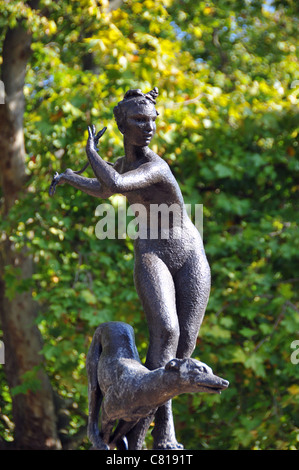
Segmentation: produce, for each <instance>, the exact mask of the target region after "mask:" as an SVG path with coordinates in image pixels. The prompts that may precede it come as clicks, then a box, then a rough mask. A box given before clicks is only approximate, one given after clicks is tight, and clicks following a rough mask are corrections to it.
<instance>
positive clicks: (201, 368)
mask: <svg viewBox="0 0 299 470" xmlns="http://www.w3.org/2000/svg"><path fill="white" fill-rule="evenodd" d="M198 369H199V371H200V372H205V373H207V369H206V368H205V367H204V366H199V367H198Z"/></svg>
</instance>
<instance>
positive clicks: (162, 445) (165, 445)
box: [153, 440, 184, 450]
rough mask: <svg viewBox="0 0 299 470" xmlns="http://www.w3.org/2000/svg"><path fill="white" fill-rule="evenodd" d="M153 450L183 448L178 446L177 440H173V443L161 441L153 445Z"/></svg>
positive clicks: (180, 445)
mask: <svg viewBox="0 0 299 470" xmlns="http://www.w3.org/2000/svg"><path fill="white" fill-rule="evenodd" d="M153 449H154V450H183V449H184V446H183V444H180V443H179V442H177V440H173V441H170V440H168V441H166V440H162V441H160V442H157V443H154V446H153Z"/></svg>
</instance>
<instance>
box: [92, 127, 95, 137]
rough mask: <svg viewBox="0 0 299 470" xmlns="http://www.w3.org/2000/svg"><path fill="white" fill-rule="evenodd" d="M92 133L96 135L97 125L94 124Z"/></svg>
mask: <svg viewBox="0 0 299 470" xmlns="http://www.w3.org/2000/svg"><path fill="white" fill-rule="evenodd" d="M92 133H93V137H94V136H95V135H96V126H94V125H92Z"/></svg>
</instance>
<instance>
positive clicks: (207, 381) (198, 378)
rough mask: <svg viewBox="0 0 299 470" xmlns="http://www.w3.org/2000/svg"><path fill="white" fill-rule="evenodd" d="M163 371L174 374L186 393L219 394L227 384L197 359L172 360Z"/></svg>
mask: <svg viewBox="0 0 299 470" xmlns="http://www.w3.org/2000/svg"><path fill="white" fill-rule="evenodd" d="M165 370H166V371H169V372H170V373H176V374H177V376H178V380H179V381H180V383H181V384H182V385H184V387H186V391H187V392H206V393H221V391H222V390H225V389H226V388H227V387H228V386H229V382H228V381H227V380H225V379H222V378H221V377H218V376H217V375H214V373H213V371H212V369H211V367H209V366H208V365H207V364H205V363H204V362H200V361H198V360H197V359H190V358H188V359H172V360H171V361H169V362H168V363H167V364H166V365H165Z"/></svg>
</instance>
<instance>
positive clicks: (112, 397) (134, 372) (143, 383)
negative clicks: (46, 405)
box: [86, 322, 229, 450]
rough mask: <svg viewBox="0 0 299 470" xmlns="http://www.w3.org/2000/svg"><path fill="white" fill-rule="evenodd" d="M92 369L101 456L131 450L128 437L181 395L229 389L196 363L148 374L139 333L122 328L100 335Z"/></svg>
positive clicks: (109, 327)
mask: <svg viewBox="0 0 299 470" xmlns="http://www.w3.org/2000/svg"><path fill="white" fill-rule="evenodd" d="M86 366H87V375H88V399H89V416H88V437H89V440H90V441H91V443H92V444H93V449H97V450H109V449H114V448H117V449H119V450H125V449H128V445H127V440H126V437H125V436H126V434H127V433H128V432H129V431H130V430H131V429H132V428H133V427H134V426H135V425H136V424H137V423H138V422H139V420H140V419H142V418H145V417H147V416H150V415H154V413H155V411H156V409H157V408H158V407H160V406H161V405H163V404H164V403H166V402H167V401H168V400H170V399H171V398H173V397H174V396H176V395H180V394H182V393H197V392H206V393H221V391H222V390H224V389H226V388H227V387H228V385H229V382H228V381H227V380H224V379H222V378H221V377H218V376H216V375H214V374H213V371H212V369H211V368H210V367H209V366H207V365H206V364H204V363H203V362H200V361H198V360H196V359H190V358H187V359H172V360H170V361H169V362H168V363H167V364H166V365H165V366H164V367H160V368H158V369H155V370H149V369H147V368H146V367H145V366H143V365H142V364H141V362H140V358H139V355H138V352H137V348H136V345H135V339H134V331H133V328H132V327H131V326H130V325H128V324H126V323H122V322H107V323H103V324H101V325H100V326H99V327H98V328H97V329H96V331H95V333H94V336H93V339H92V342H91V345H90V348H89V351H88V354H87V362H86ZM100 412H101V430H100V429H99V426H98V421H99V414H100ZM117 421H118V424H117V426H116V428H115V430H114V432H113V427H114V425H115V423H116V422H117Z"/></svg>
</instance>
